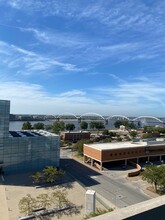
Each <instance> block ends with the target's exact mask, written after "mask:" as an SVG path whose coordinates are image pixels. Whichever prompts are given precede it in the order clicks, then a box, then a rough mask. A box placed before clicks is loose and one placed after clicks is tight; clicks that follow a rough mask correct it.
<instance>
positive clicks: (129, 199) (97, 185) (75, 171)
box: [60, 155, 150, 208]
mask: <svg viewBox="0 0 165 220" xmlns="http://www.w3.org/2000/svg"><path fill="white" fill-rule="evenodd" d="M60 163H61V165H60V166H61V168H62V169H64V170H65V171H66V172H67V173H69V174H70V175H71V176H72V177H73V178H74V179H76V180H77V181H78V182H79V183H80V184H82V185H83V186H84V187H86V188H87V189H89V188H90V189H93V190H95V191H96V192H98V193H99V194H100V195H102V196H103V197H104V198H106V199H107V200H109V201H110V202H112V203H113V204H114V205H115V206H116V207H119V208H122V207H126V206H129V205H133V204H136V203H139V202H142V201H145V200H148V199H150V197H148V196H147V195H145V194H144V193H143V192H142V191H140V189H139V188H138V187H133V186H130V185H128V184H127V183H126V182H125V181H123V182H122V180H121V179H113V178H112V177H107V176H105V175H103V174H101V173H99V172H97V171H95V170H93V169H90V168H88V167H87V166H85V165H83V164H82V163H79V162H77V161H76V160H73V159H70V158H66V157H65V156H64V155H63V158H61V162H60Z"/></svg>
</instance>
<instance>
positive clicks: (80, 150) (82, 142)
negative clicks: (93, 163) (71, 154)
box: [74, 140, 92, 156]
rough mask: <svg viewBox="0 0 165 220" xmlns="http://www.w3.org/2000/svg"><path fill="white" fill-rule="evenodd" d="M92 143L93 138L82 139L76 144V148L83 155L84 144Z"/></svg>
mask: <svg viewBox="0 0 165 220" xmlns="http://www.w3.org/2000/svg"><path fill="white" fill-rule="evenodd" d="M89 143H92V141H91V140H80V141H77V143H76V144H75V145H74V150H75V151H77V153H78V155H80V156H82V155H83V146H84V144H89Z"/></svg>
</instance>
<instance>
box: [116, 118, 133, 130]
mask: <svg viewBox="0 0 165 220" xmlns="http://www.w3.org/2000/svg"><path fill="white" fill-rule="evenodd" d="M121 125H124V126H125V127H126V128H127V129H135V128H136V126H135V124H134V123H133V122H129V121H127V120H117V121H116V122H115V123H114V126H115V128H120V126H121Z"/></svg>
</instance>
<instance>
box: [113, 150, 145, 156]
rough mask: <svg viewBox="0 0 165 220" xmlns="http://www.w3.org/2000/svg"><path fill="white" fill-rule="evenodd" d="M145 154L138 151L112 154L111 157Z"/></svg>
mask: <svg viewBox="0 0 165 220" xmlns="http://www.w3.org/2000/svg"><path fill="white" fill-rule="evenodd" d="M141 153H144V152H143V151H142V150H137V151H128V152H119V153H110V156H111V157H112V156H119V155H120V156H121V155H129V154H141Z"/></svg>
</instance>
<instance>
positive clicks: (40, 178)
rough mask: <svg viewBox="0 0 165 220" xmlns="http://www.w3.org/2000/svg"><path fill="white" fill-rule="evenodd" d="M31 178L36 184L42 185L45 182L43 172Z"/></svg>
mask: <svg viewBox="0 0 165 220" xmlns="http://www.w3.org/2000/svg"><path fill="white" fill-rule="evenodd" d="M31 177H32V179H33V182H34V183H41V182H42V181H43V174H42V172H36V173H34V174H33V175H32V176H31Z"/></svg>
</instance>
